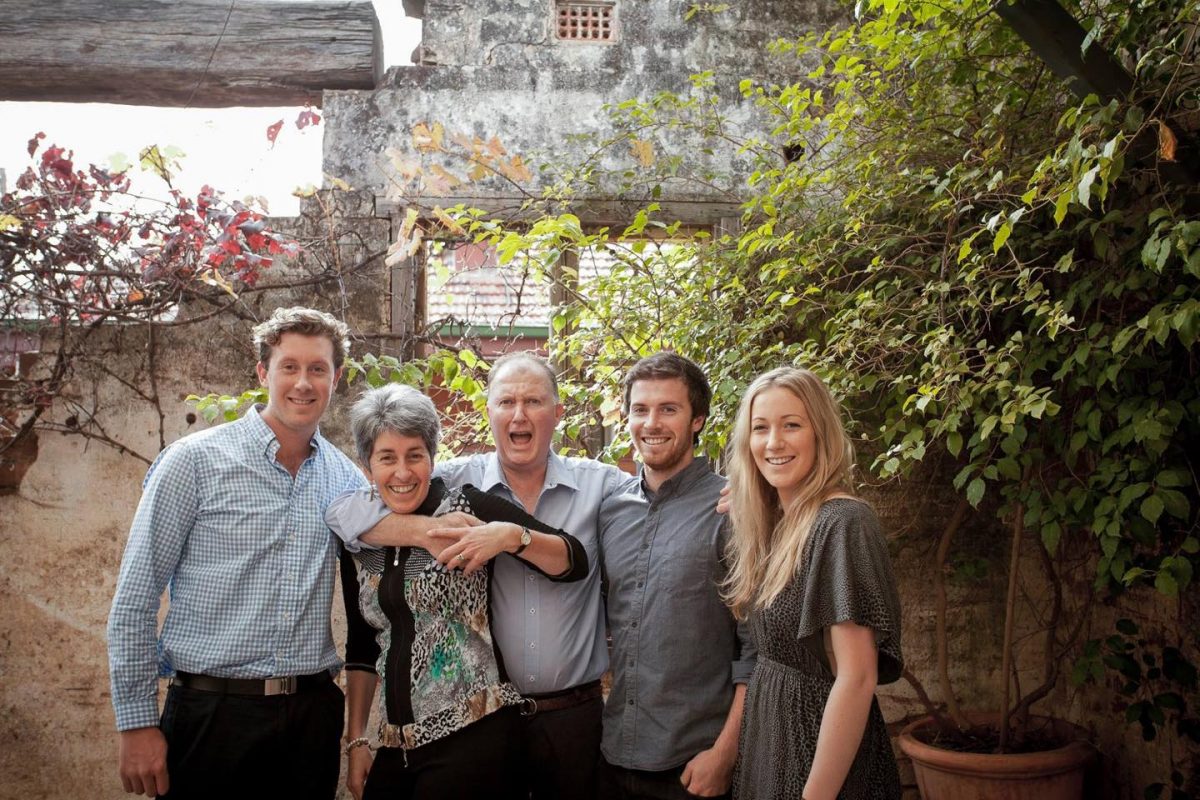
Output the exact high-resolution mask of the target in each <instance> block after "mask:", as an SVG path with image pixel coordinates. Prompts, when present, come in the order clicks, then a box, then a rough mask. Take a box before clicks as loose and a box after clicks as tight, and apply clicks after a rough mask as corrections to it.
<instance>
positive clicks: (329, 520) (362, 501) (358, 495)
mask: <svg viewBox="0 0 1200 800" xmlns="http://www.w3.org/2000/svg"><path fill="white" fill-rule="evenodd" d="M390 513H392V512H391V511H390V510H389V509H388V507H387V506H386V505H384V504H383V501H382V500H379V499H378V498H374V499H373V498H372V497H371V490H370V489H369V488H366V487H362V488H358V489H353V490H351V491H348V492H342V493H341V494H340V495H338V496H337V497H335V498H334V499H333V502H331V503H330V504H329V508H327V509H325V524H326V525H328V526H329V528H330V530H332V531H333V532H334V533H335V534H337V537H338V538H339V539H341V540H342V543H343V544H344V545H345V546H346V550H347V552H350V553H357V552H359V551H361V550H378V549H379V548H377V547H375V546H373V545H370V544H367V543H366V542H363V541H359V539H360V537H361V536H362V535H363V534H365V533H367V532H368V531H370V530H371V529H372V528H374V527H375V526H376V525H378V524H379V523H380V521H381V520H383V519H385V518H386V517H387V516H388V514H390Z"/></svg>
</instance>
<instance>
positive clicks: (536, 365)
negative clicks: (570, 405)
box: [488, 350, 558, 403]
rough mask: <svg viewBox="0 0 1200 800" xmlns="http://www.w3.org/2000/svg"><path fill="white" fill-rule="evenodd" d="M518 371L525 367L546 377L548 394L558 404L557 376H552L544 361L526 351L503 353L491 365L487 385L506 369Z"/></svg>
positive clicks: (548, 366) (547, 364) (548, 365)
mask: <svg viewBox="0 0 1200 800" xmlns="http://www.w3.org/2000/svg"><path fill="white" fill-rule="evenodd" d="M510 366H511V367H513V368H515V369H520V368H521V367H527V368H529V369H532V370H533V371H534V372H540V373H541V374H542V375H544V376H545V377H546V382H547V383H548V384H549V385H550V394H551V395H552V396H553V397H554V402H556V403H557V402H558V376H556V375H555V374H554V370H553V369H551V368H550V364H549V363H548V362H547V361H546V359H544V358H541V357H539V356H535V355H534V354H533V353H530V352H529V351H527V350H517V351H515V352H512V353H505V354H504V355H502V356H500V357H499V358H498V359H496V360H495V361H494V362H493V363H492V369H491V371H490V372H489V373H488V385H489V386H490V385H491V383H492V381H495V380H497V379H498V376H499V375H500V372H501V371H502V370H504V369H506V368H508V367H510Z"/></svg>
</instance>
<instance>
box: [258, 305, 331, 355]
mask: <svg viewBox="0 0 1200 800" xmlns="http://www.w3.org/2000/svg"><path fill="white" fill-rule="evenodd" d="M253 333H254V340H253V341H254V348H255V349H256V350H258V361H259V363H260V364H262V365H263V366H264V367H266V366H270V361H271V351H272V350H273V349H274V347H275V345H277V344H279V340H280V339H281V338H282V337H283V335H284V334H285V333H298V334H300V335H301V336H324V337H325V338H326V339H328V340H329V341H330V342H332V343H333V368H334V369H340V368H341V366H342V362H343V361H345V360H346V353H348V352H349V351H350V328H349V326H347V325H346V323H344V322H342V321H341V320H340V319H338V318H337V317H335V316H333V315H332V314H326V313H325V312H324V311H317V310H316V309H315V308H305V307H303V306H292V307H291V308H277V309H275V312H274V313H273V314H271V317H270V319H268V320H267V321H266V322H260V323H259V324H258V325H255V326H254V331H253Z"/></svg>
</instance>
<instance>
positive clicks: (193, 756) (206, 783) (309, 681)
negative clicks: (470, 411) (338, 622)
mask: <svg viewBox="0 0 1200 800" xmlns="http://www.w3.org/2000/svg"><path fill="white" fill-rule="evenodd" d="M254 343H255V345H256V347H257V350H258V356H259V363H258V377H259V381H260V382H261V384H262V385H263V386H265V387H267V389H268V391H269V396H270V399H269V400H268V402H267V405H266V406H265V407H262V406H259V407H256V408H253V409H250V410H249V411H247V412H246V414H245V415H244V416H243V417H242V418H241V419H239V420H237V421H236V422H232V423H229V424H228V425H221V426H218V427H216V428H210V429H208V430H205V431H200V432H197V433H193V434H191V435H189V436H186V437H184V438H182V439H180V440H179V441H177V442H175V443H174V444H172V445H170V446H169V447H167V448H166V449H165V450H163V452H162V453H161V454H160V455H159V457H158V459H157V460H156V461H155V462H154V464H153V465H152V466H151V467H150V471H149V472H148V473H147V475H146V481H145V484H144V487H143V494H142V499H141V502H140V503H139V505H138V509H137V513H136V514H135V516H134V519H133V524H132V526H131V528H130V532H129V542H128V544H127V545H126V549H125V556H124V559H123V560H122V563H121V572H120V575H119V577H118V579H117V590H116V596H115V597H114V598H113V607H112V613H111V615H110V617H109V622H108V648H109V666H110V672H111V675H112V695H113V708H114V710H115V711H116V718H117V729H118V731H120V772H121V780H122V782H123V783H124V786H125V790H126V791H127V792H134V793H144V794H146V795H147V796H154V795H156V794H157V795H160V796H166V797H170V798H200V797H203V798H218V797H220V798H231V797H246V796H255V797H289V798H301V797H305V798H307V797H311V798H332V797H333V795H334V792H335V790H336V787H337V778H338V771H339V766H340V763H339V755H338V740H339V738H340V736H341V730H342V707H343V697H342V692H341V690H340V689H339V688H338V687H337V685H336V684H335V683H334V682H333V676H334V675H335V674H336V673H337V672H338V670H339V669H340V668H341V661H340V659H339V658H338V654H337V651H336V650H335V648H334V645H333V637H332V634H331V631H330V619H329V613H330V605H331V602H332V596H333V584H334V573H335V571H336V570H337V563H338V553H339V546H338V540H337V538H336V537H335V536H334V535H333V534H332V533H331V532H330V530H329V528H328V527H326V525H325V521H324V513H325V507H326V506H327V505H328V504H329V501H330V500H331V499H333V498H334V497H336V496H337V495H338V494H339V493H341V492H342V491H343V490H346V489H348V488H353V487H356V486H359V485H361V484H362V483H363V477H362V475H361V473H360V472H359V471H358V469H357V468H356V467H355V466H354V465H353V464H352V462H351V461H350V460H349V459H348V458H346V456H344V455H343V454H342V453H341V452H339V451H338V450H337V448H335V447H334V446H333V445H331V444H330V443H329V442H328V441H326V440H325V439H324V438H323V437H322V436H321V434H320V433H319V432H318V430H317V423H318V422H319V421H320V419H321V415H322V414H323V413H324V411H325V409H326V408H327V407H328V406H329V401H330V398H331V397H332V395H333V390H334V387H335V386H336V385H337V382H338V379H339V377H340V376H341V372H342V371H341V365H342V362H343V360H344V358H345V355H346V351H347V348H348V343H349V342H348V329H347V328H346V326H345V324H343V323H342V322H340V321H339V320H337V319H336V318H334V317H332V316H330V315H328V314H325V313H323V312H320V311H314V310H312V309H306V308H287V309H279V310H277V311H276V312H275V313H274V314H273V315H272V317H271V318H270V319H269V320H268V321H267V322H264V323H262V324H261V325H259V326H258V327H256V328H255V329H254ZM168 586H169V587H170V604H169V608H168V611H167V614H166V619H165V621H164V622H163V626H162V632H161V635H158V634H157V617H158V610H159V605H160V601H161V596H162V592H163V590H164V588H167V587H168ZM160 676H162V677H167V676H172V681H171V688H170V691H169V693H168V694H167V700H166V705H165V707H164V709H163V712H162V716H161V718H160V717H159V714H158V679H159V677H160Z"/></svg>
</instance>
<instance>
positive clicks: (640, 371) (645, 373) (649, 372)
mask: <svg viewBox="0 0 1200 800" xmlns="http://www.w3.org/2000/svg"><path fill="white" fill-rule="evenodd" d="M671 378H678V379H679V380H681V381H683V385H684V386H686V387H687V393H688V404H689V405H691V407H692V419H695V418H696V417H704V418H705V420H706V421H707V419H708V409H709V406H710V405H711V404H712V389H711V388H710V387H709V385H708V378H706V377H704V370H702V369H700V366H699V365H698V364H696V362H695V361H692V360H691V359H690V358H684V357H683V356H681V355H679V354H678V353H672V352H669V351H666V350H662V351H660V352H657V353H655V354H654V355H652V356H646V357H645V358H643V359H642V360H641V361H638V362H637V363H636V364H634V365H633V366H632V367H630V368H629V371H628V372H626V373H625V380H624V381H623V384H624V387H625V398H624V399H625V402H624V406H623V408H622V410H623V411H624V412H625V413H626V414H628V413H629V396H630V394H632V392H633V385H634V384H635V383H637V382H638V381H662V380H670V379H671ZM703 429H704V428H703V426H701V430H703ZM699 443H700V431H696V433H695V434H694V435H693V436H692V444H699Z"/></svg>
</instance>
